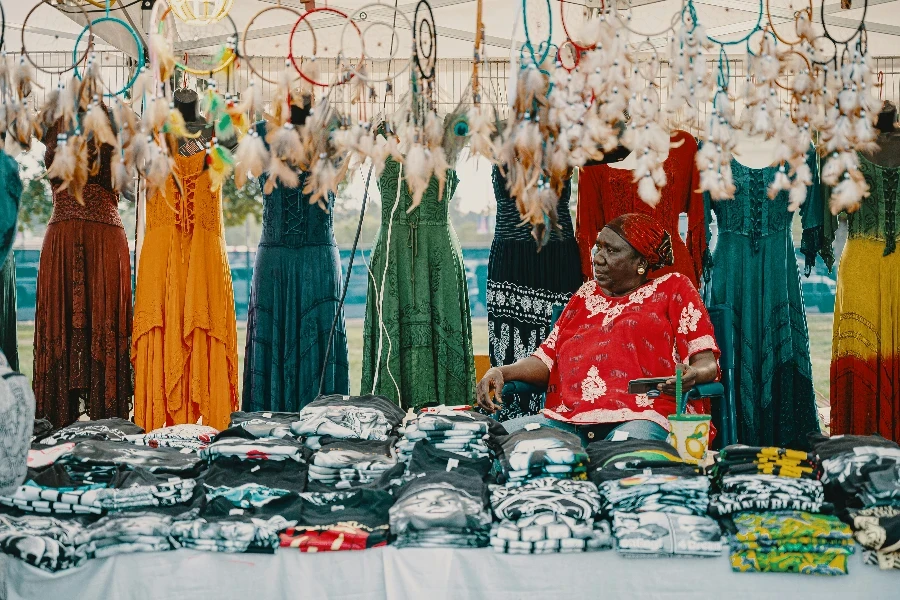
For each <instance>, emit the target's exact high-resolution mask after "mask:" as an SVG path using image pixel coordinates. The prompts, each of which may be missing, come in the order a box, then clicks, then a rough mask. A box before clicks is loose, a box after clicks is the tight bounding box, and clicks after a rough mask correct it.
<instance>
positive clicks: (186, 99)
mask: <svg viewBox="0 0 900 600" xmlns="http://www.w3.org/2000/svg"><path fill="white" fill-rule="evenodd" d="M173 98H174V104H175V110H177V111H178V112H180V113H181V116H182V117H183V118H184V123H185V125H186V126H187V130H188V131H189V132H191V133H192V134H197V133H199V134H200V135H199V136H198V137H196V138H182V139H180V140H178V153H179V154H180V155H181V156H191V155H193V154H196V153H197V152H200V151H203V150H206V142H208V141H210V140H212V138H213V136H214V135H215V127H213V124H212V123H208V122H207V121H206V119H205V118H204V117H203V116H201V115H200V96H198V95H197V92H195V91H194V90H191V89H187V88H181V89H178V90H175V93H174V94H173ZM219 144H221V145H222V146H225V147H226V148H229V149H232V148H234V147H235V146H236V145H237V139H236V138H235V137H232V138H231V139H228V140H219Z"/></svg>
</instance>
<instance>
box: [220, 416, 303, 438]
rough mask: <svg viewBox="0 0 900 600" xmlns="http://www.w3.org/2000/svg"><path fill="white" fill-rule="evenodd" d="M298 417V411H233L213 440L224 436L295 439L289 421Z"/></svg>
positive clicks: (291, 421)
mask: <svg viewBox="0 0 900 600" xmlns="http://www.w3.org/2000/svg"><path fill="white" fill-rule="evenodd" d="M299 417H300V413H271V412H233V413H231V425H230V426H229V427H228V429H225V430H223V431H222V432H221V433H219V435H218V436H217V437H216V440H214V441H218V440H220V439H222V438H226V437H238V438H244V439H248V440H259V439H265V438H290V439H296V437H297V436H295V435H294V434H293V433H291V423H293V422H294V421H296V420H297V419H298V418H299Z"/></svg>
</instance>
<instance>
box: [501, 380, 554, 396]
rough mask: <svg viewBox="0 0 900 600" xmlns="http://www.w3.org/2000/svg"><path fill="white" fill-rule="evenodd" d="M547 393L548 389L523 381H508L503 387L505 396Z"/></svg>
mask: <svg viewBox="0 0 900 600" xmlns="http://www.w3.org/2000/svg"><path fill="white" fill-rule="evenodd" d="M546 392H547V389H546V388H541V387H539V386H536V385H531V384H530V383H525V382H523V381H508V382H506V384H504V386H503V392H502V395H503V396H507V395H510V396H511V395H513V394H523V395H525V394H544V393H546Z"/></svg>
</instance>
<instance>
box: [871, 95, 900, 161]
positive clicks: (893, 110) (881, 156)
mask: <svg viewBox="0 0 900 600" xmlns="http://www.w3.org/2000/svg"><path fill="white" fill-rule="evenodd" d="M875 127H876V128H877V129H878V130H879V131H880V132H881V133H880V134H879V135H878V140H877V142H876V143H877V144H878V150H876V151H875V152H870V153H867V154H866V158H868V159H869V160H870V161H872V162H873V163H875V164H876V165H879V166H882V167H888V168H894V167H900V129H898V128H897V106H896V105H895V104H894V103H893V102H891V101H890V100H885V102H884V105H883V106H882V108H881V112H880V113H879V114H878V120H877V121H876V123H875Z"/></svg>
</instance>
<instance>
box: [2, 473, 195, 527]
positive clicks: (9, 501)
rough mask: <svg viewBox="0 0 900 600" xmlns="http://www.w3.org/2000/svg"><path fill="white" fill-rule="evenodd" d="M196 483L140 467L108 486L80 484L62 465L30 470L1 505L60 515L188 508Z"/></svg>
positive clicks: (120, 476) (115, 477) (117, 478)
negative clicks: (153, 508)
mask: <svg viewBox="0 0 900 600" xmlns="http://www.w3.org/2000/svg"><path fill="white" fill-rule="evenodd" d="M195 486H196V482H195V481H194V480H193V479H182V478H181V477H176V476H170V475H156V474H154V473H151V472H149V471H147V470H145V469H143V468H141V467H133V468H128V467H124V466H120V467H118V470H117V472H116V474H115V475H114V476H113V477H112V479H111V480H110V482H109V484H108V485H104V484H98V483H88V484H79V483H78V482H76V481H75V480H73V479H72V477H71V476H70V475H69V473H68V471H66V469H65V468H64V467H63V466H61V465H54V466H51V467H49V468H47V469H44V470H42V471H34V470H30V471H29V473H28V477H27V479H26V481H25V483H24V485H21V486H19V488H18V489H17V490H16V491H15V493H13V494H12V495H10V496H0V504H2V505H4V506H9V507H11V508H18V509H19V510H22V511H25V512H35V513H44V514H57V515H80V514H101V513H103V512H105V511H122V510H133V509H136V508H146V507H151V506H175V505H178V504H186V503H188V502H190V500H191V499H192V498H193V496H194V488H195Z"/></svg>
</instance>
